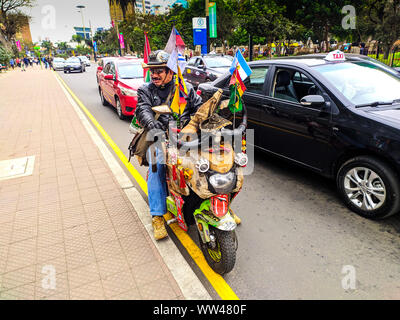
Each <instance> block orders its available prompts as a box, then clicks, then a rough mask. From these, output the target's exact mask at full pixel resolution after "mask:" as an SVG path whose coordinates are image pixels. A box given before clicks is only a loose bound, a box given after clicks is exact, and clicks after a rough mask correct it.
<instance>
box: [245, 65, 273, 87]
mask: <svg viewBox="0 0 400 320" xmlns="http://www.w3.org/2000/svg"><path fill="white" fill-rule="evenodd" d="M251 71H252V73H251V75H250V76H249V77H247V78H246V79H245V80H244V81H243V83H244V85H245V86H246V91H247V92H252V93H258V94H262V93H263V87H264V82H265V76H266V75H267V72H268V66H260V67H252V68H251Z"/></svg>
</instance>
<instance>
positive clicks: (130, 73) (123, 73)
mask: <svg viewBox="0 0 400 320" xmlns="http://www.w3.org/2000/svg"><path fill="white" fill-rule="evenodd" d="M118 75H119V77H120V78H121V79H138V78H143V68H142V66H141V65H140V64H131V63H123V64H120V65H118Z"/></svg>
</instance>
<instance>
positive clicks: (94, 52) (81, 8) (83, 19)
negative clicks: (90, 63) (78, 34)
mask: <svg viewBox="0 0 400 320" xmlns="http://www.w3.org/2000/svg"><path fill="white" fill-rule="evenodd" d="M76 7H77V8H78V9H79V11H78V12H80V13H81V15H82V28H83V39H84V40H86V29H85V18H84V17H83V9H85V8H86V7H85V6H83V5H81V4H80V5H78V6H76ZM90 33H92V28H91V27H90ZM90 37H91V40H92V46H93V56H94V61H97V57H96V51H95V50H94V44H93V35H92V34H91V36H90Z"/></svg>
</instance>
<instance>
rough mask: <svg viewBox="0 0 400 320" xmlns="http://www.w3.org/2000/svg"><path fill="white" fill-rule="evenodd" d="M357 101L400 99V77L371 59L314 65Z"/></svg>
mask: <svg viewBox="0 0 400 320" xmlns="http://www.w3.org/2000/svg"><path fill="white" fill-rule="evenodd" d="M313 68H314V69H315V70H317V71H318V72H319V73H321V74H322V75H323V76H324V77H325V78H326V79H327V80H328V81H329V82H330V83H331V84H332V85H333V86H334V87H335V88H336V89H338V90H339V91H340V92H341V93H342V94H343V95H344V96H345V97H346V98H347V99H348V100H350V101H351V102H352V103H354V104H355V105H364V104H365V105H367V104H372V103H374V102H376V101H389V102H391V101H394V100H398V99H400V79H399V78H397V77H395V76H394V75H392V74H391V73H389V72H388V71H386V70H384V69H382V68H380V67H379V66H377V65H374V64H371V63H368V62H360V61H358V62H344V63H333V64H325V65H319V66H315V67H313Z"/></svg>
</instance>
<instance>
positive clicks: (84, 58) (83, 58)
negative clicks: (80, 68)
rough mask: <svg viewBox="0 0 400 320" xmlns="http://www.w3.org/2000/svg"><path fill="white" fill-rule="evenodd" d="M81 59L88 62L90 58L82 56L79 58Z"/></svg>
mask: <svg viewBox="0 0 400 320" xmlns="http://www.w3.org/2000/svg"><path fill="white" fill-rule="evenodd" d="M79 58H81V59H82V60H88V58H87V57H85V56H81V57H79Z"/></svg>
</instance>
